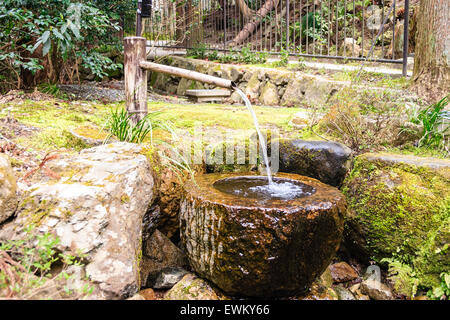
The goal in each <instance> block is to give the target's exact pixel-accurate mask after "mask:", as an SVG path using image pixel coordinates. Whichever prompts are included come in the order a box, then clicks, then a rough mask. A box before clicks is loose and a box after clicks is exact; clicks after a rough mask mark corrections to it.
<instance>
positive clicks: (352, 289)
mask: <svg viewBox="0 0 450 320" xmlns="http://www.w3.org/2000/svg"><path fill="white" fill-rule="evenodd" d="M360 288H361V283H357V284H354V285H352V286H351V287H350V288H348V290H350V291H351V293H353V294H356V293H357V292H358V290H359V289H360Z"/></svg>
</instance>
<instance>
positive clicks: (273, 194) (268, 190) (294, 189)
mask: <svg viewBox="0 0 450 320" xmlns="http://www.w3.org/2000/svg"><path fill="white" fill-rule="evenodd" d="M234 90H236V92H237V93H238V94H239V95H240V96H241V97H242V99H243V100H244V102H245V106H246V107H247V109H248V110H249V111H250V113H251V115H252V117H253V122H254V124H255V129H256V132H257V133H258V138H259V144H260V145H261V149H262V154H263V157H264V164H265V166H266V172H267V180H268V184H263V185H261V184H259V185H253V186H247V188H248V190H249V191H250V192H252V193H255V194H258V195H257V196H258V197H259V196H261V197H270V198H291V197H294V198H295V197H298V196H299V195H300V194H304V193H305V190H304V188H303V186H301V185H298V184H294V183H292V182H288V181H276V182H274V181H273V179H272V171H271V170H270V166H269V157H268V156H267V145H266V141H265V140H264V137H263V135H262V134H261V130H260V129H259V123H258V119H257V117H256V114H255V110H253V107H252V104H251V103H250V100H248V98H247V96H246V95H245V94H244V92H242V91H241V90H240V89H238V88H234ZM236 190H238V188H237V189H236ZM247 196H248V195H247ZM254 196H255V197H256V195H254Z"/></svg>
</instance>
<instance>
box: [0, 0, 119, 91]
mask: <svg viewBox="0 0 450 320" xmlns="http://www.w3.org/2000/svg"><path fill="white" fill-rule="evenodd" d="M117 2H118V1H112V2H110V3H109V4H108V2H105V1H83V2H78V3H74V2H72V1H70V0H45V1H44V0H39V1H31V0H4V1H2V5H1V6H0V25H1V26H2V28H1V29H0V76H1V77H0V81H1V82H0V85H2V87H3V89H8V88H11V87H16V88H22V87H27V86H31V85H35V84H36V83H35V82H36V77H37V75H36V74H37V72H38V71H41V70H44V71H45V72H43V73H42V72H41V73H40V75H39V77H38V78H39V79H38V80H40V81H43V82H56V81H60V82H64V81H71V80H72V79H73V78H74V77H76V76H77V75H78V72H79V67H80V65H83V66H84V67H86V68H88V69H89V70H90V71H91V72H92V73H94V74H95V75H96V76H98V77H100V78H101V77H103V76H104V75H105V70H111V69H117V68H121V67H122V66H121V65H119V64H114V63H113V62H112V61H111V60H110V59H108V58H104V57H102V56H100V55H99V54H98V52H96V51H95V49H94V48H95V47H96V45H98V44H99V43H101V42H102V41H106V40H107V39H110V38H111V34H114V32H111V31H116V32H117V31H118V30H119V29H120V28H119V26H118V24H117V23H115V22H114V17H115V16H114V17H113V16H110V15H108V14H107V13H105V12H103V11H101V10H100V9H99V8H98V7H102V8H104V9H105V10H106V9H108V8H109V7H110V6H111V4H117ZM116 18H117V17H116ZM27 75H28V76H27ZM30 75H31V76H30ZM0 89H2V88H1V87H0Z"/></svg>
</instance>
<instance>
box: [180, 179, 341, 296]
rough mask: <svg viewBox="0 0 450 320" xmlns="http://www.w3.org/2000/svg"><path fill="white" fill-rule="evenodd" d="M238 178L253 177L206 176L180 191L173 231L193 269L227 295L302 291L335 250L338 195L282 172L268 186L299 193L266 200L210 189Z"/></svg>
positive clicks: (338, 226)
mask: <svg viewBox="0 0 450 320" xmlns="http://www.w3.org/2000/svg"><path fill="white" fill-rule="evenodd" d="M238 177H246V178H247V179H248V178H255V175H254V174H244V175H243V174H242V173H236V174H205V175H199V176H196V178H195V182H194V181H190V182H188V183H187V184H186V185H185V194H184V196H183V199H182V202H181V209H180V227H181V229H180V230H181V239H182V241H183V244H184V246H185V249H186V253H187V256H188V258H189V261H190V264H191V266H192V268H193V269H194V270H195V272H196V273H198V274H199V275H200V276H202V277H204V278H206V279H208V280H210V281H212V282H213V283H214V284H215V285H216V286H217V287H219V288H220V289H222V290H223V291H224V292H225V293H227V294H229V295H233V296H247V297H281V296H290V295H295V294H300V293H303V292H305V291H306V290H307V289H308V288H309V286H310V285H311V283H312V282H313V281H314V279H315V278H316V277H317V276H319V275H320V274H322V272H323V271H324V270H325V269H326V267H327V266H328V265H329V263H330V262H331V259H332V258H333V257H334V255H335V254H336V251H337V249H338V248H339V244H340V242H341V238H342V233H343V226H344V216H345V212H346V203H345V198H344V196H343V195H342V194H341V193H340V192H339V190H338V189H336V188H334V187H331V186H328V185H325V184H323V183H321V182H319V181H318V180H316V179H313V178H308V177H304V176H300V175H296V174H284V173H278V174H277V175H276V176H275V179H274V180H275V181H277V180H279V181H290V182H294V183H296V184H299V185H303V186H304V187H305V190H306V191H307V192H306V194H304V195H301V196H299V197H295V198H294V199H289V200H286V199H280V198H274V199H272V198H270V199H267V198H264V197H262V198H261V197H258V196H242V195H239V194H233V193H232V192H229V190H228V191H227V190H225V191H224V190H223V189H222V191H221V190H219V189H221V188H218V187H217V186H218V185H224V184H226V183H224V181H225V182H227V181H231V180H223V179H233V178H238ZM280 179H281V180H280Z"/></svg>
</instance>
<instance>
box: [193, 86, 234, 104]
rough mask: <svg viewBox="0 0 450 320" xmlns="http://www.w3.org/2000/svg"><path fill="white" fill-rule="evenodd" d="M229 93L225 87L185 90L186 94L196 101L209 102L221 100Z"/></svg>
mask: <svg viewBox="0 0 450 320" xmlns="http://www.w3.org/2000/svg"><path fill="white" fill-rule="evenodd" d="M230 95H231V92H230V90H227V89H210V90H208V89H195V90H194V89H193V90H186V96H188V97H189V98H191V99H194V100H195V101H196V102H211V101H218V102H220V101H222V99H223V98H226V97H229V96H230Z"/></svg>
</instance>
